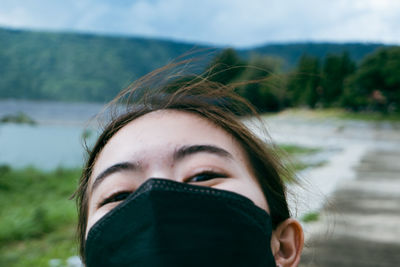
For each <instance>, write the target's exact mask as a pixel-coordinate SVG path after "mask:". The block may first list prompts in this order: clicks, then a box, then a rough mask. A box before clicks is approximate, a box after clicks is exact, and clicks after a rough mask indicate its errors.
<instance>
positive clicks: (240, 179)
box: [86, 110, 269, 234]
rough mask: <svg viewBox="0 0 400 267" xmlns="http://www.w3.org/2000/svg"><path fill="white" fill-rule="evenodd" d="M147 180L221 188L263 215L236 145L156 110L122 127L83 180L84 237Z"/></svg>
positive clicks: (195, 119) (191, 118)
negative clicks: (246, 200)
mask: <svg viewBox="0 0 400 267" xmlns="http://www.w3.org/2000/svg"><path fill="white" fill-rule="evenodd" d="M149 178H164V179H170V180H174V181H178V182H182V183H190V184H194V185H202V186H209V187H213V188H217V189H225V190H229V191H232V192H235V193H238V194H241V195H243V196H245V197H247V198H249V199H251V200H252V201H253V202H254V204H256V205H257V206H259V207H260V208H262V209H264V210H266V211H267V212H269V209H268V205H267V202H266V199H265V197H264V195H263V192H262V190H261V187H260V185H259V183H258V182H257V180H256V178H255V177H254V175H253V173H252V171H251V168H250V166H249V163H248V160H247V159H246V156H245V153H244V151H243V150H242V148H241V147H240V145H239V143H237V142H236V140H235V139H234V138H233V137H232V136H230V135H229V134H228V133H226V132H225V131H224V130H222V129H220V128H219V127H217V126H215V125H214V124H213V123H211V122H210V121H208V120H206V119H204V118H202V117H200V116H198V115H195V114H191V113H187V112H182V111H174V110H160V111H155V112H151V113H148V114H146V115H144V116H141V117H139V118H137V119H135V120H134V121H132V122H130V123H129V124H127V125H126V126H125V127H123V128H122V129H121V130H119V131H118V132H117V133H116V134H115V135H114V136H113V137H112V138H111V139H110V140H109V141H108V143H107V144H106V145H105V147H104V148H103V150H102V152H101V153H100V155H99V157H98V159H97V160H96V163H95V165H94V168H93V172H92V176H91V177H90V180H89V187H88V195H89V206H88V225H87V231H86V234H87V232H88V231H89V229H90V228H91V227H92V226H93V224H94V223H95V222H96V221H98V220H99V219H100V218H101V217H102V216H104V215H105V214H106V213H107V212H109V211H110V210H112V209H113V208H114V207H115V206H117V205H118V204H119V203H120V202H121V201H123V200H124V199H125V198H126V197H127V196H128V194H129V193H131V192H133V191H135V190H136V189H137V188H138V187H139V186H140V185H141V184H142V183H144V182H145V181H146V180H148V179H149Z"/></svg>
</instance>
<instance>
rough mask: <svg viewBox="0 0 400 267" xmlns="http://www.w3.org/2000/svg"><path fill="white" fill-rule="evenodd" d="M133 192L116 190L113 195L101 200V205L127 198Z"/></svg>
mask: <svg viewBox="0 0 400 267" xmlns="http://www.w3.org/2000/svg"><path fill="white" fill-rule="evenodd" d="M131 193H132V192H130V191H122V192H116V193H114V194H112V195H111V196H109V197H107V198H106V199H104V200H103V201H102V202H100V204H99V207H101V206H104V205H106V204H108V203H113V202H120V201H123V200H125V199H126V198H127V197H128V196H129V195H130V194H131Z"/></svg>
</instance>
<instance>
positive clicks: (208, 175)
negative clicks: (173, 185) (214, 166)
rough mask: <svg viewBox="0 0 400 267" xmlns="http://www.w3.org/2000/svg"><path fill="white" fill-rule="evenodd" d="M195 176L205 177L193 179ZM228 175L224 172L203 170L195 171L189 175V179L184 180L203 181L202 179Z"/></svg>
mask: <svg viewBox="0 0 400 267" xmlns="http://www.w3.org/2000/svg"><path fill="white" fill-rule="evenodd" d="M196 177H205V178H206V179H200V180H198V179H194V178H196ZM226 177H228V176H227V175H226V174H223V173H218V172H214V171H204V172H200V173H197V174H195V175H193V176H191V177H189V179H186V180H185V182H203V181H208V180H211V179H214V178H226Z"/></svg>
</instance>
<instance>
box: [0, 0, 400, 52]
mask: <svg viewBox="0 0 400 267" xmlns="http://www.w3.org/2000/svg"><path fill="white" fill-rule="evenodd" d="M1 2H2V3H1V6H2V7H1V9H0V25H6V26H12V27H28V28H41V29H70V30H79V31H94V32H103V33H116V34H135V35H143V36H152V37H163V38H173V39H178V40H186V41H194V42H202V43H213V44H220V45H226V44H229V45H235V46H249V45H256V44H262V43H265V42H271V41H272V42H279V41H304V40H315V41H318V40H322V41H326V40H327V41H373V42H391V43H400V32H399V29H400V1H398V0H335V1H332V0H285V1H284V0H280V1H279V0H247V1H243V0H202V1H198V0H191V1H190V0H186V1H185V0H168V1H165V0H164V1H163V0H147V1H146V0H137V1H130V0H114V1H112V0H70V1H52V0H40V1H39V0H36V1H34V0H1ZM38 2H39V3H40V5H38Z"/></svg>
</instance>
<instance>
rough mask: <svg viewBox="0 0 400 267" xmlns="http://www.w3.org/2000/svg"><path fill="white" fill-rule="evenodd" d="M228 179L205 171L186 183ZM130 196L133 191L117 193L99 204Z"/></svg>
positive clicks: (219, 174) (117, 200) (102, 204)
mask: <svg viewBox="0 0 400 267" xmlns="http://www.w3.org/2000/svg"><path fill="white" fill-rule="evenodd" d="M197 177H203V179H195V178H197ZM226 177H228V176H227V175H226V174H223V173H218V172H214V171H204V172H200V173H197V174H195V175H193V176H191V177H189V178H188V179H186V180H185V182H186V183H189V182H192V183H196V182H204V181H208V180H212V179H214V178H226ZM204 178H205V179H204ZM130 194H132V191H119V192H115V193H114V194H112V195H111V196H109V197H107V198H105V199H104V200H103V201H101V202H100V204H99V207H102V206H104V205H106V204H108V203H112V202H119V201H124V200H125V199H126V198H127V197H128V196H129V195H130Z"/></svg>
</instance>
